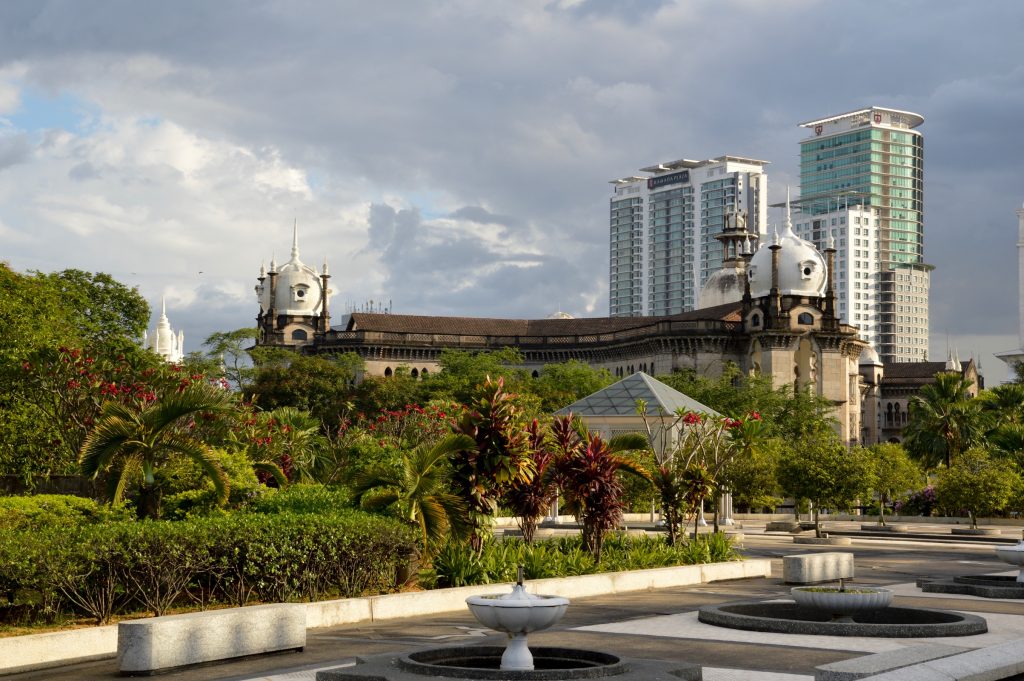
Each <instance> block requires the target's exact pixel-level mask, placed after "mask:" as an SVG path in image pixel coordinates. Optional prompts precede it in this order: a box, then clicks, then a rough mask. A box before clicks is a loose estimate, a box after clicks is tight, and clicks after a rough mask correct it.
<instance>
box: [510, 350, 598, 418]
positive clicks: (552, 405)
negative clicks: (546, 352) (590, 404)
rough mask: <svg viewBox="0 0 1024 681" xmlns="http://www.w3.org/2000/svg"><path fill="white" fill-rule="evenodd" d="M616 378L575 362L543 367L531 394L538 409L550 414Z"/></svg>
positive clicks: (531, 389) (531, 388)
mask: <svg viewBox="0 0 1024 681" xmlns="http://www.w3.org/2000/svg"><path fill="white" fill-rule="evenodd" d="M614 381H615V379H614V378H613V377H612V375H611V373H609V371H608V370H607V369H594V368H592V367H591V366H590V365H589V364H586V363H584V362H580V361H577V360H574V359H571V360H569V361H568V362H563V363H559V364H545V365H544V367H543V368H542V369H541V371H540V376H539V377H538V378H536V379H534V380H533V383H532V385H531V386H530V391H531V392H533V393H534V394H535V395H536V396H537V397H538V398H539V400H540V410H541V411H542V412H543V413H545V414H550V413H552V412H555V411H557V410H559V409H562V408H563V407H567V406H569V405H570V404H572V403H573V402H575V401H576V400H579V399H582V398H584V397H586V396H588V395H592V394H594V393H596V392H597V391H598V390H601V389H602V388H606V387H608V386H609V385H611V384H612V383H613V382H614Z"/></svg>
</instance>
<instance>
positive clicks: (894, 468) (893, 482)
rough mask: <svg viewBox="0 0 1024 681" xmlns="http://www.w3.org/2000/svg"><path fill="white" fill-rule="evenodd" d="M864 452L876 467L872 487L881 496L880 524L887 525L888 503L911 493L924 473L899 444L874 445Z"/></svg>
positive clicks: (874, 467)
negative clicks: (886, 512) (886, 508)
mask: <svg viewBox="0 0 1024 681" xmlns="http://www.w3.org/2000/svg"><path fill="white" fill-rule="evenodd" d="M864 453H865V455H866V456H867V457H868V461H869V463H870V464H871V466H872V467H873V469H874V475H873V476H872V480H873V484H872V489H874V491H875V492H877V493H878V497H879V499H878V500H879V512H878V524H879V525H885V507H886V504H888V503H890V502H892V501H894V500H896V499H898V498H900V497H904V496H906V495H907V494H909V493H910V492H911V491H912V490H913V489H914V487H915V486H917V485H918V484H919V483H920V482H921V480H922V479H923V477H924V474H923V471H921V469H920V468H919V467H918V466H917V464H915V463H914V461H913V460H912V459H911V458H910V457H909V456H908V455H907V452H906V450H905V449H903V447H901V446H900V445H898V444H893V443H888V442H887V443H882V444H876V445H872V446H871V447H868V449H867V450H866V451H865V452H864Z"/></svg>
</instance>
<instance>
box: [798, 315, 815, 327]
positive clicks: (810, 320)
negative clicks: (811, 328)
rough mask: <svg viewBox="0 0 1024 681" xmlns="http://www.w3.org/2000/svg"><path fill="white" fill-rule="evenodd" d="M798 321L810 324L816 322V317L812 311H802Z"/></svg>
mask: <svg viewBox="0 0 1024 681" xmlns="http://www.w3.org/2000/svg"><path fill="white" fill-rule="evenodd" d="M796 323H797V324H807V325H810V324H813V323H814V317H812V316H811V313H810V312H801V313H800V314H799V316H797V318H796Z"/></svg>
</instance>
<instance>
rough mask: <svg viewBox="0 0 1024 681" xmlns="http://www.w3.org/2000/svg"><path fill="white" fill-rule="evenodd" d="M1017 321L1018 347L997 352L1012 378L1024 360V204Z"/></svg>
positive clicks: (1019, 212)
mask: <svg viewBox="0 0 1024 681" xmlns="http://www.w3.org/2000/svg"><path fill="white" fill-rule="evenodd" d="M1017 321H1018V323H1019V325H1018V327H1017V328H1018V336H1017V349H1016V350H1007V351H1006V352H997V353H996V357H998V358H999V359H1001V360H1003V361H1004V362H1006V366H1008V367H1009V368H1010V377H1011V378H1013V374H1014V373H1015V372H1016V370H1017V366H1018V365H1019V364H1020V363H1021V362H1024V206H1022V207H1021V208H1018V209H1017ZM1022 378H1024V376H1022Z"/></svg>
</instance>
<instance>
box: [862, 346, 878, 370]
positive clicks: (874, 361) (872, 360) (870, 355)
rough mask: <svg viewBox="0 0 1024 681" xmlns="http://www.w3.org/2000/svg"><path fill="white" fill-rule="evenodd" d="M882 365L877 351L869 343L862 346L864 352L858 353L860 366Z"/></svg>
mask: <svg viewBox="0 0 1024 681" xmlns="http://www.w3.org/2000/svg"><path fill="white" fill-rule="evenodd" d="M869 365H870V366H876V367H880V366H882V360H881V359H880V358H879V356H878V353H877V352H875V349H874V348H873V347H871V346H870V345H869V346H868V347H866V348H864V352H862V353H860V366H869Z"/></svg>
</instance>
